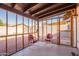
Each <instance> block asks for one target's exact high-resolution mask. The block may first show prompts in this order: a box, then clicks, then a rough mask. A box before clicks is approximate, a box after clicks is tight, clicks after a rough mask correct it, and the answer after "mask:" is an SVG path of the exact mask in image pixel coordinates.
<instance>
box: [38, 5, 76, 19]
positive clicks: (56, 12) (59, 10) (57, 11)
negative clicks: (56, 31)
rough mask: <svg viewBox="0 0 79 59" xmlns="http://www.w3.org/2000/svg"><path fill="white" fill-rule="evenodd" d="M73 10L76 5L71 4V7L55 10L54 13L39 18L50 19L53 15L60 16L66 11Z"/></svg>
mask: <svg viewBox="0 0 79 59" xmlns="http://www.w3.org/2000/svg"><path fill="white" fill-rule="evenodd" d="M73 8H76V5H75V4H71V5H70V6H65V7H63V8H60V9H57V10H54V11H52V12H50V13H46V14H43V15H40V16H39V18H40V19H44V18H47V17H50V16H51V15H52V16H53V15H54V14H60V13H62V12H64V11H66V10H69V9H73Z"/></svg>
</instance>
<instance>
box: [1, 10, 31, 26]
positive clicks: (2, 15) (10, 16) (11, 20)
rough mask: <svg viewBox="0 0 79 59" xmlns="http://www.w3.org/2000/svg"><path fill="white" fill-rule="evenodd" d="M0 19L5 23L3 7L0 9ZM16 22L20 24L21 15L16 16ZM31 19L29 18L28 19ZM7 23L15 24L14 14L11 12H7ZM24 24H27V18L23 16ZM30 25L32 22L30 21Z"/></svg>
mask: <svg viewBox="0 0 79 59" xmlns="http://www.w3.org/2000/svg"><path fill="white" fill-rule="evenodd" d="M0 19H1V20H2V21H3V22H4V23H6V11H5V10H3V9H0ZM17 21H18V24H22V16H20V15H18V16H17ZM30 21H31V19H30ZM8 24H12V25H14V24H16V14H15V13H12V12H8ZM24 24H26V25H28V18H26V17H24ZM30 25H32V22H30Z"/></svg>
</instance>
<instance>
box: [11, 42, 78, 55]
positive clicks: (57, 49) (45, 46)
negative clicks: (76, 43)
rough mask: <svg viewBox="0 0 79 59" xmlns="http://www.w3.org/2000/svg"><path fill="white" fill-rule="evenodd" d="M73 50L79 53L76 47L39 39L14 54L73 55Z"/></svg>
mask: <svg viewBox="0 0 79 59" xmlns="http://www.w3.org/2000/svg"><path fill="white" fill-rule="evenodd" d="M72 51H73V52H75V53H76V54H79V51H78V50H77V49H76V48H71V47H69V46H62V45H56V44H51V43H48V42H40V41H39V42H37V43H35V44H33V45H32V46H30V47H27V48H25V49H23V50H21V51H19V52H17V53H15V54H13V55H12V56H71V52H72Z"/></svg>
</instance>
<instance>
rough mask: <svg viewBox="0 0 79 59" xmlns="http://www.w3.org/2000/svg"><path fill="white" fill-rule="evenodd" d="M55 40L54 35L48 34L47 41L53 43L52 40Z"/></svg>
mask: <svg viewBox="0 0 79 59" xmlns="http://www.w3.org/2000/svg"><path fill="white" fill-rule="evenodd" d="M52 38H53V35H52V34H50V33H48V34H47V38H46V41H51V39H52Z"/></svg>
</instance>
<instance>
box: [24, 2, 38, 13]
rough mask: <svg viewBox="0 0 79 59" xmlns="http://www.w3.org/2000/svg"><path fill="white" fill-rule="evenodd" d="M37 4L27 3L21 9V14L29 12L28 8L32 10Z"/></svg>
mask: <svg viewBox="0 0 79 59" xmlns="http://www.w3.org/2000/svg"><path fill="white" fill-rule="evenodd" d="M37 4H38V3H28V5H27V6H26V5H25V7H24V8H23V12H26V11H27V10H29V9H30V8H32V7H33V6H35V5H37Z"/></svg>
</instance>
